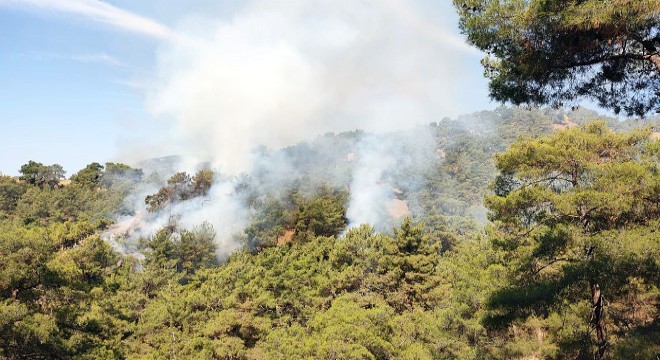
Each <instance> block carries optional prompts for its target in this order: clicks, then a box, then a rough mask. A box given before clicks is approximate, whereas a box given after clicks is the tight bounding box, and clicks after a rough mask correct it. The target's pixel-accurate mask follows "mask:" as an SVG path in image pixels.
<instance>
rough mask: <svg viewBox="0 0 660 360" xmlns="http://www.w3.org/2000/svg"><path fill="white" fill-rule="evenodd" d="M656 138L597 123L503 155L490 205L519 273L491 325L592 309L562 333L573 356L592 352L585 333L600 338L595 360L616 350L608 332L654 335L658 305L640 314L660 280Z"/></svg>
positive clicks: (500, 241)
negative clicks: (653, 140) (641, 331)
mask: <svg viewBox="0 0 660 360" xmlns="http://www.w3.org/2000/svg"><path fill="white" fill-rule="evenodd" d="M649 136H650V131H649V130H648V129H640V130H637V131H634V132H632V133H630V134H619V133H614V132H611V131H610V129H608V128H607V127H606V126H605V125H604V124H603V123H602V122H596V123H591V124H588V125H585V126H583V127H581V128H573V129H569V130H565V131H562V132H559V133H557V134H555V135H553V136H551V137H544V138H539V139H523V140H521V141H519V142H517V143H515V144H513V145H512V146H511V147H510V148H509V149H508V150H507V151H506V152H504V153H502V154H498V155H497V156H496V163H497V167H498V169H499V170H500V171H501V175H500V176H499V177H498V179H497V181H496V182H495V193H496V195H492V196H488V197H487V198H486V205H487V206H488V207H489V209H490V210H491V213H490V218H491V219H492V220H493V221H495V224H496V225H497V226H498V229H499V230H500V231H501V233H500V234H499V235H496V237H495V239H494V241H495V244H496V245H498V246H500V247H502V248H504V249H507V250H508V251H509V252H510V256H511V257H510V258H509V261H510V263H511V264H512V265H514V266H515V267H514V269H515V271H514V273H513V274H514V278H513V280H512V285H511V286H510V287H507V288H504V289H502V290H500V291H498V292H496V293H495V294H494V295H493V296H492V298H491V300H490V305H491V307H492V308H493V309H496V310H495V311H494V312H493V313H492V316H493V317H492V318H491V319H490V320H489V323H490V324H491V325H498V326H501V325H507V324H509V322H511V321H513V320H514V319H515V318H518V317H521V318H526V317H529V316H539V317H545V316H547V314H548V313H553V312H559V313H561V312H562V311H566V309H563V308H562V307H564V306H566V307H574V309H575V306H579V304H580V303H582V304H583V305H584V304H586V303H588V304H589V305H588V306H589V307H590V308H591V314H588V313H584V312H583V314H582V318H581V319H576V320H575V325H574V327H573V328H571V329H567V331H566V332H564V333H563V334H562V335H561V340H560V342H561V343H563V345H562V347H563V348H561V349H560V351H562V352H563V353H564V354H565V356H567V357H569V358H588V356H587V355H588V354H590V353H591V349H590V346H589V345H588V344H589V343H590V341H589V337H590V336H589V332H588V331H586V332H584V333H580V331H578V330H577V329H580V328H582V329H592V330H593V338H594V341H593V343H594V344H595V345H596V347H597V349H596V350H595V352H596V357H597V358H601V357H603V356H604V354H605V352H606V351H607V349H608V348H609V347H610V345H611V343H610V340H611V339H610V337H608V332H607V329H608V328H609V329H610V330H611V332H613V333H614V334H616V335H619V336H620V335H622V334H625V333H626V332H628V331H630V330H631V329H644V330H645V331H656V334H657V329H656V328H655V327H656V325H655V324H654V322H655V321H656V320H657V318H656V317H657V315H658V314H657V312H656V311H655V310H654V309H653V307H652V306H651V307H648V308H645V309H644V310H643V312H644V313H646V314H648V315H646V316H636V315H635V309H636V307H637V311H639V309H640V308H644V306H642V305H640V303H643V302H644V297H645V296H647V295H645V294H648V292H649V291H654V290H653V289H654V288H655V287H656V286H657V285H658V283H659V281H660V278H659V277H658V274H659V273H660V262H659V259H660V236H659V235H658V234H657V231H658V229H659V226H660V175H659V173H660V163H659V162H658V158H657V153H656V150H655V147H657V143H649ZM585 308H587V307H586V306H584V307H583V308H582V309H585ZM615 309H616V310H615ZM608 310H609V315H608V314H607V313H608ZM578 311H580V312H582V311H583V310H578ZM615 311H616V312H615ZM648 312H650V313H648ZM638 314H639V313H638ZM649 315H650V316H649ZM608 317H609V319H608ZM651 329H655V330H651ZM638 351H640V352H644V353H646V352H648V353H649V354H651V353H652V351H653V350H652V349H644V348H643V347H641V344H640V349H639V350H638Z"/></svg>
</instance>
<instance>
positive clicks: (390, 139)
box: [346, 127, 436, 231]
mask: <svg viewBox="0 0 660 360" xmlns="http://www.w3.org/2000/svg"><path fill="white" fill-rule="evenodd" d="M435 144H436V140H435V138H434V137H433V134H432V133H431V132H430V131H429V128H428V127H415V128H413V129H410V130H407V131H398V132H396V133H391V134H381V135H371V136H365V137H363V138H362V139H361V141H360V142H359V144H358V151H357V154H356V157H357V161H356V164H355V168H354V170H353V177H352V181H351V185H350V190H351V191H350V202H349V207H348V209H347V212H346V216H347V218H348V220H349V228H351V227H357V226H359V225H361V224H371V225H373V226H374V227H375V228H376V229H377V230H379V231H386V230H388V228H389V227H391V226H395V225H397V221H398V220H400V218H401V217H403V216H408V215H411V213H410V210H409V206H408V203H407V201H403V200H402V199H401V198H405V193H404V192H415V191H417V190H418V189H419V187H420V186H423V175H424V174H425V173H426V170H427V169H429V168H432V167H433V166H434V165H435V164H436V159H435Z"/></svg>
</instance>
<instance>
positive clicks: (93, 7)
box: [0, 0, 175, 40]
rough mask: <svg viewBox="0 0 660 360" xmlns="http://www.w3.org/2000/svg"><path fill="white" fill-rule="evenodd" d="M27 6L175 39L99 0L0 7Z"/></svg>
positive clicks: (0, 1)
mask: <svg viewBox="0 0 660 360" xmlns="http://www.w3.org/2000/svg"><path fill="white" fill-rule="evenodd" d="M2 5H5V6H7V5H13V6H21V5H23V6H27V7H29V8H30V9H35V10H54V11H60V12H64V13H71V14H78V15H84V16H87V17H89V18H91V19H93V20H95V21H98V22H102V23H106V24H109V25H112V26H114V27H116V28H119V29H121V30H124V31H130V32H135V33H139V34H143V35H147V36H151V37H154V38H158V39H163V40H170V39H172V38H174V37H175V35H174V33H173V32H172V30H170V28H168V27H167V26H165V25H163V24H161V23H159V22H157V21H155V20H152V19H149V18H147V17H144V16H141V15H138V14H134V13H132V12H130V11H126V10H124V9H120V8H118V7H116V6H113V5H111V4H108V3H106V2H103V1H98V0H0V6H2Z"/></svg>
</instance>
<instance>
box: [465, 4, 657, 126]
mask: <svg viewBox="0 0 660 360" xmlns="http://www.w3.org/2000/svg"><path fill="white" fill-rule="evenodd" d="M454 5H455V7H456V9H457V10H458V13H459V15H460V22H459V26H460V28H461V31H462V32H463V33H464V34H466V35H467V40H468V42H469V43H470V44H472V45H474V46H476V47H477V48H479V49H480V50H482V51H484V52H485V53H486V57H485V58H484V59H483V61H482V64H483V66H484V69H485V72H484V74H485V76H486V77H487V78H488V79H489V81H490V84H489V89H490V96H491V98H493V99H494V100H497V101H502V102H510V103H513V104H516V105H518V104H535V105H543V104H549V105H554V106H561V105H575V104H576V103H577V102H578V101H579V100H583V99H588V100H592V101H593V102H595V103H597V104H599V105H600V106H601V107H603V108H606V109H611V110H612V111H614V112H615V113H616V114H618V113H620V112H622V113H625V114H627V115H629V116H630V115H637V116H644V115H649V114H653V113H656V112H660V2H658V1H657V0H634V1H631V0H611V1H601V0H584V1H565V0H549V1H548V0H531V1H518V0H504V1H492V0H454Z"/></svg>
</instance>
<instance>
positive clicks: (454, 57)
mask: <svg viewBox="0 0 660 360" xmlns="http://www.w3.org/2000/svg"><path fill="white" fill-rule="evenodd" d="M434 21H437V19H429V18H427V17H426V15H425V13H424V11H423V9H422V8H421V7H420V6H419V5H418V4H417V3H416V2H414V1H383V0H369V1H342V0H340V1H336V0H333V1H329V0H327V1H326V0H323V1H314V2H311V1H303V0H293V1H254V2H252V3H250V4H249V5H247V6H245V7H244V8H243V9H242V10H240V11H239V12H237V13H236V14H234V15H233V16H232V17H231V18H230V19H211V18H205V17H203V16H198V17H195V18H189V19H187V20H186V21H183V22H182V23H181V24H180V25H179V26H178V28H177V31H178V32H179V33H180V34H184V35H185V36H183V35H182V36H181V37H180V38H182V39H183V38H185V39H195V40H194V41H193V40H189V41H173V42H169V43H166V44H165V45H164V46H163V47H162V48H161V50H160V51H159V55H158V67H157V68H158V70H157V71H158V79H159V81H158V82H157V83H156V84H154V86H152V87H150V88H151V89H153V90H152V91H151V92H150V93H149V96H148V107H149V109H150V110H151V111H152V113H153V114H155V115H156V116H158V117H160V118H163V119H167V120H169V119H174V121H175V124H176V125H175V126H176V129H177V131H176V133H178V134H179V139H178V141H177V142H183V143H185V144H186V145H185V146H186V147H188V148H189V149H195V150H194V151H196V152H198V153H202V154H205V155H208V156H209V157H210V158H212V159H213V165H214V167H216V168H218V169H219V170H220V171H222V172H228V173H233V174H236V173H239V172H241V171H246V170H249V168H250V165H251V163H252V160H253V159H252V151H253V150H254V148H255V147H256V146H259V145H264V146H267V147H268V148H274V149H277V148H280V147H282V146H286V145H292V144H295V143H297V142H299V141H302V140H306V139H309V138H312V137H314V136H316V135H318V134H322V133H325V132H328V131H334V132H339V131H346V130H352V129H356V128H359V129H363V130H366V131H390V130H394V129H401V128H407V127H410V126H412V125H414V124H419V123H427V122H429V121H433V120H436V119H438V118H440V117H441V116H445V115H447V114H452V113H455V109H454V105H453V104H455V103H457V102H458V101H457V100H458V99H455V96H456V95H455V94H456V92H455V91H454V89H453V87H456V86H458V80H459V79H458V74H459V73H460V69H461V67H462V66H463V65H462V64H461V61H462V59H463V58H464V55H465V53H466V52H467V53H469V52H471V51H472V50H471V49H470V48H469V47H467V46H466V45H465V44H464V42H463V40H462V39H460V38H457V37H455V36H453V35H451V34H450V33H449V32H447V31H446V30H445V29H444V28H443V27H442V26H441V25H439V24H436V23H435V22H434ZM450 26H451V27H454V26H455V24H453V23H452V24H447V27H450ZM458 54H462V56H459V55H458Z"/></svg>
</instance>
